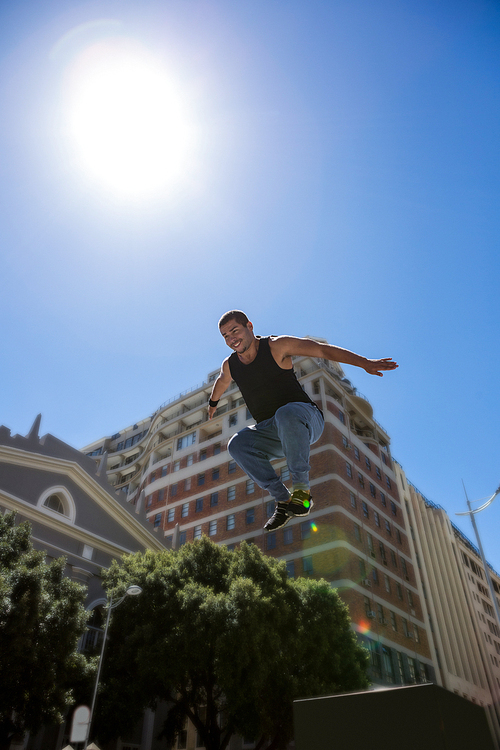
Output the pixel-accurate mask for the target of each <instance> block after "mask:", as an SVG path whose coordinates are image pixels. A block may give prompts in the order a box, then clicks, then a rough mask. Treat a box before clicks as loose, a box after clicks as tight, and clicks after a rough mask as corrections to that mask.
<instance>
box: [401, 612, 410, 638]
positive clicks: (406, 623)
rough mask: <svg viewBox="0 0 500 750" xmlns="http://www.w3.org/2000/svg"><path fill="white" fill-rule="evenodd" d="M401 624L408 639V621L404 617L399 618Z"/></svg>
mask: <svg viewBox="0 0 500 750" xmlns="http://www.w3.org/2000/svg"><path fill="white" fill-rule="evenodd" d="M401 622H402V623H403V633H404V634H405V636H406V637H407V638H409V637H410V631H409V630H408V620H407V619H406V618H405V617H402V618H401Z"/></svg>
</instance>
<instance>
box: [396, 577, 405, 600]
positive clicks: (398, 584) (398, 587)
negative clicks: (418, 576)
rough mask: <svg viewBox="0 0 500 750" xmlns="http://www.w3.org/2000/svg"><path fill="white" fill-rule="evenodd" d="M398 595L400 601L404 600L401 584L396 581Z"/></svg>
mask: <svg viewBox="0 0 500 750" xmlns="http://www.w3.org/2000/svg"><path fill="white" fill-rule="evenodd" d="M396 594H397V595H398V599H402V598H403V589H402V588H401V584H400V583H398V582H397V581H396Z"/></svg>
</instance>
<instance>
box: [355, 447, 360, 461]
mask: <svg viewBox="0 0 500 750" xmlns="http://www.w3.org/2000/svg"><path fill="white" fill-rule="evenodd" d="M354 458H357V459H358V461H359V448H357V447H356V446H354Z"/></svg>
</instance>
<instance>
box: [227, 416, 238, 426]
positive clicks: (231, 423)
mask: <svg viewBox="0 0 500 750" xmlns="http://www.w3.org/2000/svg"><path fill="white" fill-rule="evenodd" d="M235 424H238V414H231V416H230V417H229V427H234V425H235Z"/></svg>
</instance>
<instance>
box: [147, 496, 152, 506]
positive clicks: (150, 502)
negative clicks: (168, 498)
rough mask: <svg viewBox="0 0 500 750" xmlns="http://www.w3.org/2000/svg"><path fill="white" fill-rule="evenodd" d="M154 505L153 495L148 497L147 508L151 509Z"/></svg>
mask: <svg viewBox="0 0 500 750" xmlns="http://www.w3.org/2000/svg"><path fill="white" fill-rule="evenodd" d="M152 505H153V495H148V499H147V500H146V508H150V507H151V506H152Z"/></svg>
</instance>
